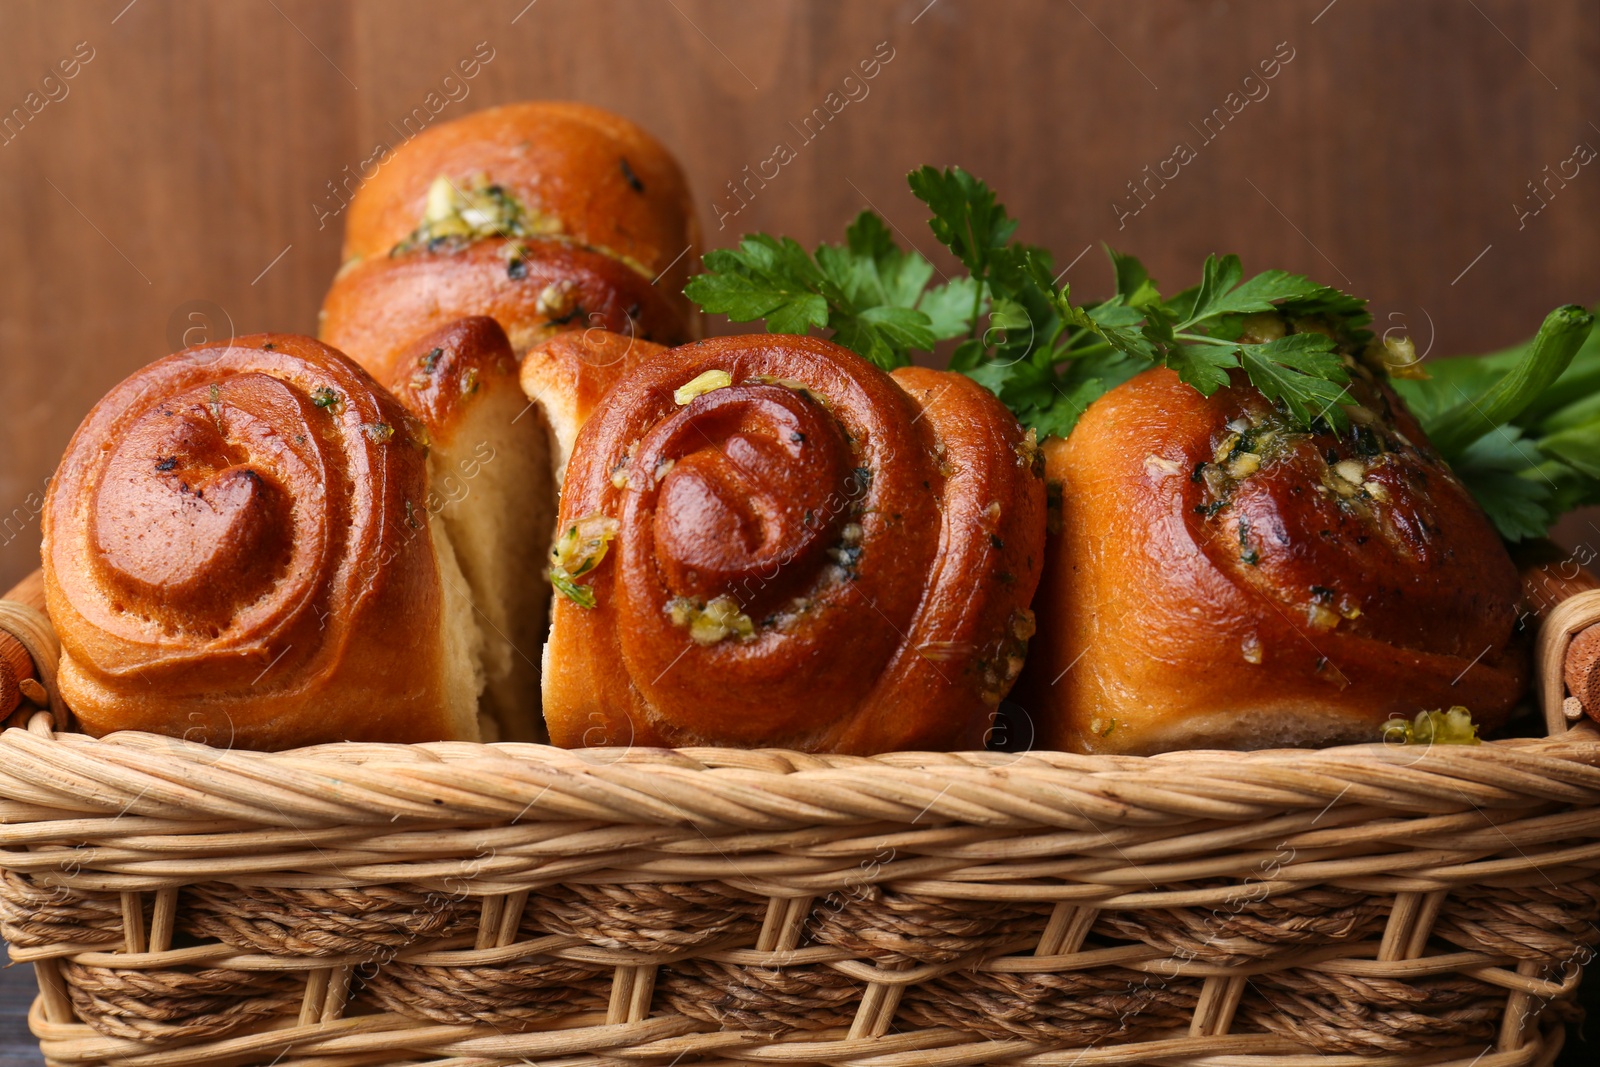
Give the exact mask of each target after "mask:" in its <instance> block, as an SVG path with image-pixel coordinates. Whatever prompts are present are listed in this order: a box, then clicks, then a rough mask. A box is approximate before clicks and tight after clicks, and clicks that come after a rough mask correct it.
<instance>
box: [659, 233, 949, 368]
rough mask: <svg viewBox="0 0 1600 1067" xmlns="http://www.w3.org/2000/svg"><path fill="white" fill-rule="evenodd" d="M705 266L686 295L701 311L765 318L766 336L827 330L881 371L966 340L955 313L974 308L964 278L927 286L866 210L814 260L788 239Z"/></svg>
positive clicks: (712, 257) (758, 238) (928, 272)
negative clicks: (942, 345)
mask: <svg viewBox="0 0 1600 1067" xmlns="http://www.w3.org/2000/svg"><path fill="white" fill-rule="evenodd" d="M704 262H705V266H706V270H705V272H704V273H701V274H697V275H695V276H694V277H693V278H691V279H690V281H689V285H688V287H687V288H686V289H685V290H684V292H685V293H687V294H688V296H689V298H690V299H692V300H694V301H695V302H696V303H698V304H699V305H700V306H701V307H702V308H704V309H705V310H706V311H709V312H712V313H714V314H721V315H727V316H728V317H729V318H730V319H733V320H734V321H735V322H749V321H752V320H756V319H765V320H766V325H767V329H768V330H769V331H770V332H772V333H797V334H804V333H809V332H810V331H811V330H812V329H813V328H815V329H819V330H823V329H825V330H831V331H832V338H833V340H834V341H836V342H838V343H839V344H842V345H844V346H845V347H846V348H849V349H851V350H852V351H854V352H856V353H857V354H859V355H861V356H864V357H865V358H867V359H869V360H871V361H872V362H873V363H875V364H877V365H878V366H880V367H882V368H884V369H885V370H890V369H893V368H895V367H903V366H906V365H907V364H909V363H910V362H911V355H910V353H911V352H912V351H925V350H928V349H931V348H933V346H934V345H935V344H937V343H938V342H939V341H941V340H944V339H945V338H949V337H955V336H958V335H959V334H961V333H963V332H965V331H966V330H967V318H966V315H967V314H968V313H969V312H968V311H965V310H962V311H958V310H957V305H958V304H960V303H962V302H965V304H966V306H967V307H968V308H970V306H971V304H972V303H973V302H974V301H975V300H976V299H977V297H976V296H975V294H976V293H977V292H978V286H977V284H976V283H975V282H973V281H972V279H970V278H963V279H957V280H956V281H953V282H948V283H946V284H944V285H940V286H936V287H934V288H931V289H930V288H928V283H929V281H930V280H931V279H932V277H933V273H934V268H933V264H932V263H930V262H928V260H927V259H925V258H923V257H922V256H921V255H920V254H918V253H916V252H907V251H904V250H902V249H901V248H900V247H899V246H898V245H897V244H895V241H894V238H893V237H892V236H891V235H890V232H889V228H888V227H887V226H886V225H884V222H883V220H882V219H881V218H879V217H878V216H877V215H875V214H874V213H872V212H870V211H863V212H862V213H861V214H860V215H858V216H857V217H856V220H855V221H854V222H853V223H851V224H850V227H849V229H848V230H846V232H845V242H844V244H841V245H830V244H824V245H822V246H820V247H819V248H818V249H817V250H816V253H815V254H814V255H813V254H811V253H808V252H806V250H805V249H804V248H802V247H800V245H799V244H798V243H796V242H795V241H794V240H792V239H790V238H782V239H779V238H775V237H770V236H768V235H766V234H750V235H747V236H746V237H745V238H744V239H743V240H742V241H740V243H739V247H738V248H736V249H718V250H716V251H713V252H708V253H706V255H705V259H704Z"/></svg>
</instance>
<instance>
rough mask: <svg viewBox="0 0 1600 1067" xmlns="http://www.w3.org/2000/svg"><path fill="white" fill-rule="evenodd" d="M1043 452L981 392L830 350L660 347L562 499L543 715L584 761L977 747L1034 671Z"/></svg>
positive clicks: (769, 339) (603, 416)
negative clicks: (1028, 661) (704, 749)
mask: <svg viewBox="0 0 1600 1067" xmlns="http://www.w3.org/2000/svg"><path fill="white" fill-rule="evenodd" d="M1043 540H1044V486H1043V482H1042V480H1041V477H1040V470H1039V466H1038V456H1037V450H1036V449H1034V448H1033V445H1032V440H1031V437H1027V436H1025V435H1024V433H1023V431H1022V429H1021V427H1019V426H1018V425H1017V423H1016V420H1015V419H1014V418H1012V416H1011V415H1010V413H1009V412H1008V411H1006V409H1005V408H1004V407H1003V406H1002V405H1001V404H1000V402H999V401H998V400H996V399H995V398H994V397H993V396H992V395H991V394H990V393H988V392H987V391H986V390H984V389H983V388H982V387H980V386H978V385H977V384H976V383H974V382H972V381H970V380H969V379H967V378H965V377H963V376H960V375H956V374H949V373H944V372H937V371H929V370H921V369H916V368H906V369H903V370H899V371H896V372H895V373H894V374H893V375H892V376H891V375H888V374H885V373H884V372H882V371H880V370H878V369H876V368H875V367H873V366H871V365H870V364H868V363H866V362H865V361H864V360H862V359H861V358H859V357H858V356H856V355H854V354H853V353H851V352H849V351H847V350H846V349H843V348H840V347H839V346H837V345H834V344H831V343H829V342H826V341H821V340H817V339H813V338H805V337H788V336H767V335H761V336H750V337H731V338H719V339H715V340H709V341H702V342H699V343H697V344H693V345H688V346H685V347H682V348H677V349H671V350H667V351H664V352H661V353H659V354H657V355H655V356H653V357H651V358H649V359H648V360H646V361H645V362H644V363H643V364H642V365H641V366H639V367H638V368H637V369H636V370H635V371H634V372H633V373H631V374H630V375H629V376H628V377H627V378H626V379H624V380H623V381H622V382H621V383H620V384H618V385H617V386H616V387H615V388H613V389H612V391H611V392H610V393H609V394H607V396H606V397H605V399H604V401H603V402H602V403H601V404H600V405H599V406H598V407H597V409H596V411H595V413H594V415H593V416H592V417H591V418H590V419H589V421H588V423H587V424H586V425H585V426H584V429H583V430H582V431H581V432H580V434H579V435H578V440H577V447H576V449H575V450H574V453H573V457H572V461H571V464H570V465H569V467H568V472H567V479H566V483H565V485H564V487H563V492H562V501H561V512H560V523H559V524H558V527H557V541H556V546H555V549H554V550H553V553H552V555H553V561H554V562H553V566H552V577H553V580H554V581H555V585H556V588H557V591H558V593H562V594H564V595H558V596H557V598H556V607H555V613H554V617H553V625H552V629H551V637H550V641H549V643H548V644H547V646H546V650H545V675H544V707H545V717H546V721H547V722H548V724H549V727H550V733H551V738H552V740H553V741H554V742H555V743H557V744H560V745H566V746H581V745H589V746H603V745H627V744H670V745H684V744H702V743H703V744H725V745H742V746H785V747H796V748H802V749H807V750H813V751H816V750H828V751H840V752H857V753H869V752H879V751H888V750H893V749H905V748H932V749H941V748H950V747H958V746H977V745H980V744H981V743H982V740H983V736H984V733H985V731H986V729H987V728H988V725H989V723H990V721H991V719H992V717H993V712H994V710H995V708H996V707H997V706H998V704H999V701H1000V699H1001V697H1002V696H1004V694H1005V692H1006V691H1007V690H1008V689H1009V687H1010V685H1011V683H1012V682H1013V681H1014V680H1015V678H1016V675H1017V672H1018V670H1019V669H1020V667H1021V664H1022V656H1023V654H1024V652H1025V649H1026V643H1027V638H1028V636H1029V635H1030V634H1031V633H1032V617H1031V615H1030V614H1029V613H1028V610H1027V605H1028V601H1029V599H1030V598H1031V596H1032V594H1033V590H1034V587H1035V585H1036V584H1037V582H1038V576H1039V568H1040V564H1041V562H1042V548H1043Z"/></svg>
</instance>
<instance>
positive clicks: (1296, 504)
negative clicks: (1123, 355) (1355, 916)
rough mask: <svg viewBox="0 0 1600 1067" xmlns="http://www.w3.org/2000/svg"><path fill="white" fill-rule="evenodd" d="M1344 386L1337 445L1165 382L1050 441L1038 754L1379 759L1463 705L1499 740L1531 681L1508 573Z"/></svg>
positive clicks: (1431, 475)
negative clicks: (1405, 732)
mask: <svg viewBox="0 0 1600 1067" xmlns="http://www.w3.org/2000/svg"><path fill="white" fill-rule="evenodd" d="M1351 373H1352V375H1353V381H1352V383H1351V385H1350V391H1351V394H1352V396H1353V398H1354V399H1355V400H1356V402H1357V403H1356V406H1354V407H1352V408H1350V409H1347V410H1350V412H1351V423H1350V428H1349V430H1347V431H1345V432H1342V433H1335V432H1332V431H1331V430H1326V431H1324V432H1316V433H1310V432H1302V431H1300V430H1299V429H1298V428H1296V427H1295V426H1293V425H1292V424H1290V423H1289V421H1288V419H1287V418H1286V417H1284V416H1283V415H1282V414H1280V413H1279V412H1278V411H1277V410H1275V409H1274V408H1273V406H1272V405H1271V404H1270V403H1269V402H1268V401H1267V400H1266V398H1265V397H1263V396H1262V395H1261V394H1260V393H1259V392H1258V391H1257V390H1255V389H1253V388H1251V387H1250V386H1249V385H1248V384H1247V383H1245V382H1244V381H1243V380H1242V378H1237V377H1236V379H1235V382H1234V384H1233V385H1232V386H1231V387H1228V388H1224V389H1220V390H1218V391H1217V392H1216V393H1215V394H1214V395H1212V396H1211V397H1209V398H1207V397H1203V396H1201V395H1200V394H1199V393H1198V392H1196V391H1195V390H1194V389H1192V388H1190V387H1189V386H1187V385H1184V384H1183V383H1182V382H1180V381H1179V380H1178V377H1177V375H1176V374H1174V373H1173V372H1172V371H1170V370H1165V369H1158V370H1151V371H1147V372H1145V373H1143V374H1141V375H1139V376H1137V377H1135V378H1133V379H1132V380H1130V381H1128V382H1126V383H1125V384H1123V385H1121V386H1119V387H1117V388H1116V389H1113V390H1111V391H1110V392H1108V393H1107V394H1105V395H1104V396H1102V397H1101V398H1100V399H1099V400H1096V401H1095V402H1094V403H1093V404H1092V405H1090V407H1089V409H1088V410H1087V411H1086V412H1085V413H1084V415H1083V418H1082V419H1081V420H1080V421H1079V422H1078V425H1077V428H1076V429H1075V430H1074V431H1073V432H1072V435H1071V437H1069V438H1068V439H1067V440H1065V441H1061V440H1059V439H1057V440H1052V441H1050V442H1049V443H1048V444H1047V446H1046V450H1045V454H1046V478H1047V480H1048V481H1049V482H1050V485H1051V489H1052V492H1054V490H1055V488H1056V487H1057V486H1059V487H1060V493H1061V498H1060V499H1061V513H1060V516H1059V519H1060V524H1059V532H1053V533H1052V536H1051V542H1050V545H1049V547H1048V549H1047V562H1046V568H1045V578H1044V582H1043V584H1042V585H1041V588H1040V595H1039V598H1038V601H1037V608H1038V611H1039V617H1040V623H1039V625H1040V634H1041V637H1040V641H1039V642H1038V647H1036V649H1035V655H1034V657H1033V658H1032V659H1031V660H1030V663H1029V669H1028V678H1027V681H1026V682H1025V684H1024V685H1023V686H1022V687H1021V688H1020V690H1019V692H1020V694H1021V696H1020V699H1021V701H1022V702H1023V704H1024V706H1025V707H1026V708H1027V709H1028V711H1029V712H1031V713H1032V714H1033V716H1034V718H1035V720H1036V721H1037V722H1038V724H1039V727H1040V731H1039V732H1040V735H1041V738H1042V740H1043V742H1044V743H1045V744H1046V745H1047V746H1049V747H1055V748H1065V749H1070V750H1075V751H1094V752H1127V753H1151V752H1158V751H1166V750H1170V749H1177V748H1239V749H1249V748H1270V747H1275V746H1298V745H1306V744H1329V743H1340V742H1361V741H1377V740H1379V739H1380V730H1381V725H1382V723H1383V722H1384V720H1385V719H1386V718H1388V717H1389V716H1391V715H1395V714H1398V715H1405V716H1407V717H1409V716H1411V715H1414V714H1415V713H1416V712H1417V711H1419V710H1423V709H1438V708H1448V707H1450V706H1452V705H1458V704H1460V705H1466V706H1468V707H1469V708H1470V710H1471V712H1472V714H1473V717H1474V719H1475V720H1476V721H1477V723H1478V724H1479V725H1480V726H1482V727H1484V728H1485V729H1486V730H1488V729H1493V728H1495V727H1496V726H1498V725H1499V724H1500V723H1502V722H1503V721H1504V719H1505V717H1506V714H1507V712H1508V711H1509V709H1510V708H1511V706H1512V705H1513V704H1514V703H1515V701H1516V700H1517V698H1518V696H1519V695H1520V694H1521V692H1522V689H1523V685H1524V682H1525V679H1526V675H1527V664H1526V663H1525V662H1524V661H1523V657H1524V656H1525V651H1524V650H1522V649H1520V648H1519V647H1517V646H1516V645H1514V644H1513V643H1512V634H1513V628H1514V625H1515V622H1516V613H1517V603H1518V598H1519V586H1518V577H1517V571H1516V568H1515V567H1514V566H1513V565H1512V562H1511V560H1510V557H1509V556H1508V555H1507V553H1506V550H1505V547H1504V545H1503V544H1502V543H1501V541H1500V538H1499V537H1498V536H1497V535H1496V533H1495V531H1494V528H1493V527H1492V526H1491V525H1490V523H1489V521H1488V519H1487V518H1485V516H1484V515H1483V513H1482V511H1480V510H1479V508H1478V506H1477V504H1476V503H1475V502H1474V501H1473V500H1472V498H1471V497H1470V495H1469V494H1468V493H1467V491H1466V489H1465V488H1463V486H1462V485H1461V483H1460V482H1459V481H1458V480H1457V479H1456V477H1455V476H1454V475H1453V474H1452V473H1451V472H1450V470H1449V469H1448V468H1447V467H1446V466H1445V465H1444V464H1443V463H1442V462H1441V461H1440V459H1439V457H1438V455H1437V454H1436V453H1435V452H1434V451H1433V449H1432V447H1431V446H1430V445H1429V443H1428V440H1427V438H1426V437H1425V436H1424V435H1423V433H1422V429H1421V428H1420V427H1419V426H1418V425H1417V423H1416V421H1415V419H1414V418H1412V416H1411V414H1410V413H1409V412H1408V411H1407V410H1406V409H1405V406H1404V405H1403V404H1402V403H1401V401H1400V400H1399V398H1398V397H1397V396H1396V395H1395V394H1394V392H1393V391H1392V390H1391V389H1390V388H1389V385H1388V383H1387V382H1386V381H1385V380H1384V379H1383V378H1382V376H1381V374H1379V373H1374V372H1373V371H1371V370H1369V369H1368V368H1367V367H1365V366H1363V365H1362V364H1360V363H1359V362H1355V361H1352V365H1351ZM1052 529H1053V530H1055V524H1054V522H1053V523H1052Z"/></svg>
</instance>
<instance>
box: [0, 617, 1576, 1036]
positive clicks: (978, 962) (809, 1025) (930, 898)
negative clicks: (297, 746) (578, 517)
mask: <svg viewBox="0 0 1600 1067" xmlns="http://www.w3.org/2000/svg"><path fill="white" fill-rule="evenodd" d="M1588 596H1589V599H1588V600H1587V602H1586V603H1585V604H1579V605H1578V606H1568V607H1567V608H1566V609H1565V611H1564V612H1563V613H1562V614H1561V615H1560V617H1559V618H1558V619H1553V620H1552V621H1551V624H1550V625H1547V626H1546V627H1545V630H1544V633H1543V636H1542V638H1541V641H1542V644H1541V649H1540V656H1541V660H1542V662H1543V663H1544V664H1545V666H1546V667H1548V664H1549V663H1550V662H1552V661H1553V662H1555V663H1556V664H1557V665H1558V667H1559V662H1560V658H1561V656H1562V655H1563V654H1564V651H1565V648H1566V644H1567V642H1568V641H1570V639H1571V635H1572V634H1573V633H1575V632H1577V630H1579V629H1581V628H1582V627H1583V625H1586V624H1587V623H1589V622H1593V621H1596V619H1600V598H1596V597H1595V595H1588ZM1576 603H1577V602H1569V605H1573V604H1576ZM0 626H4V627H5V628H7V629H10V630H13V631H14V632H17V633H18V634H19V636H24V637H25V640H26V641H27V642H31V643H30V644H29V645H28V647H29V648H30V649H32V650H34V652H35V655H36V656H37V657H39V658H40V659H41V662H39V663H38V664H37V666H38V667H39V670H40V675H41V680H42V681H43V682H44V683H45V687H46V689H47V690H48V691H50V692H51V693H52V694H53V663H52V662H49V660H50V657H51V655H52V654H53V652H54V646H53V644H52V642H51V641H50V639H49V636H48V632H47V629H46V628H45V627H44V626H43V623H42V619H41V618H40V617H38V616H37V613H32V614H30V613H29V612H28V609H24V608H20V607H17V606H15V605H0ZM24 631H26V633H25V634H24ZM1544 673H1545V674H1549V671H1548V670H1545V671H1544ZM1555 677H1556V678H1557V679H1559V669H1557V670H1556V674H1555ZM1563 695H1564V694H1563V693H1562V692H1561V691H1560V689H1559V681H1557V683H1556V688H1555V689H1554V690H1548V691H1547V692H1546V694H1545V700H1546V705H1547V712H1548V714H1549V716H1550V719H1551V723H1552V726H1553V727H1555V733H1556V736H1554V737H1552V738H1549V739H1520V740H1508V741H1500V742H1496V743H1493V744H1485V745H1480V746H1439V747H1435V748H1416V747H1392V746H1385V745H1367V746H1360V747H1353V748H1343V749H1332V750H1326V751H1276V752H1258V753H1251V754H1231V753H1207V752H1195V753H1176V754H1173V755H1169V756H1160V757H1153V758H1129V757H1084V756H1075V755H1069V754H1063V753H1051V752H1038V753H1028V754H1018V755H1007V754H1001V753H982V752H975V753H974V752H969V753H955V754H948V755H940V754H933V755H930V754H894V755H887V756H881V757H876V758H871V759H863V758H856V757H843V756H813V755H804V754H800V753H795V752H780V751H739V750H730V749H700V750H683V751H667V750H659V749H652V750H631V751H621V750H592V751H563V750H559V749H552V748H545V747H540V746H531V745H493V746H485V745H474V744H433V745H415V746H394V745H336V746H325V747H322V748H314V749H303V750H299V751H295V752H285V753H277V754H268V753H258V752H242V751H221V750H218V749H213V748H207V747H204V746H201V745H196V744H191V743H188V742H185V741H181V740H173V739H168V738H162V737H155V736H151V735H144V734H124V735H117V736H113V737H111V738H107V739H104V740H94V739H91V738H89V737H86V736H84V735H81V734H78V733H74V732H72V731H70V730H57V729H55V726H54V724H55V723H56V722H57V721H59V717H60V716H61V715H62V714H63V713H62V711H61V709H60V707H59V704H57V706H56V709H55V711H54V712H53V713H52V712H51V711H48V710H35V711H33V712H32V713H31V716H24V717H23V718H24V719H25V720H26V721H25V725H24V726H22V727H21V728H12V729H8V730H7V731H6V732H5V733H4V735H3V736H0V837H3V839H4V848H3V850H0V932H3V934H4V936H5V938H6V940H7V941H8V942H9V943H10V948H11V955H12V958H13V959H14V960H19V961H30V962H32V963H33V965H34V967H35V968H36V969H37V973H38V979H39V986H40V995H39V997H38V999H37V1001H36V1002H35V1004H34V1006H33V1009H32V1013H31V1016H30V1021H31V1025H32V1027H33V1030H34V1032H35V1034H37V1036H38V1037H39V1040H40V1043H41V1045H42V1047H43V1050H44V1054H45V1056H46V1058H47V1060H48V1061H49V1062H50V1063H52V1064H114V1065H119V1067H134V1065H139V1067H180V1065H201V1064H206V1065H216V1064H221V1065H229V1064H267V1063H272V1064H278V1065H280V1067H289V1065H305V1067H313V1065H314V1067H343V1065H361V1064H449V1065H452V1067H493V1065H500V1064H512V1063H523V1062H536V1063H543V1064H561V1065H568V1067H579V1065H587V1064H594V1065H599V1064H641V1065H651V1064H660V1065H668V1064H689V1063H695V1064H735V1063H738V1064H752V1063H773V1064H859V1065H871V1067H903V1065H904V1067H909V1065H913V1064H917V1065H921V1064H930V1065H939V1067H945V1065H948V1067H955V1065H961V1064H1033V1065H1068V1064H1077V1065H1082V1067H1091V1065H1108V1064H1146V1063H1161V1064H1164V1065H1200V1064H1205V1065H1207V1067H1268V1065H1270V1067H1311V1065H1316V1067H1328V1065H1341V1064H1357V1063H1359V1064H1387V1065H1394V1067H1399V1065H1402V1064H1413V1063H1440V1064H1455V1065H1459V1067H1467V1065H1468V1064H1475V1065H1477V1067H1538V1065H1545V1064H1549V1063H1550V1062H1551V1061H1552V1060H1553V1059H1554V1057H1555V1056H1556V1054H1557V1052H1558V1050H1559V1048H1560V1044H1561V1040H1562V1034H1563V1027H1562V1025H1561V1024H1562V1023H1563V1022H1564V1021H1565V1020H1566V1019H1567V1018H1569V1017H1570V1015H1571V1014H1572V1012H1573V1009H1572V1008H1571V1007H1570V1006H1569V1005H1570V995H1571V993H1572V992H1573V990H1574V989H1575V987H1576V984H1577V982H1578V977H1579V973H1580V970H1581V967H1582V965H1583V964H1584V963H1586V962H1587V961H1588V959H1589V957H1590V955H1591V954H1592V953H1591V948H1590V946H1591V945H1593V944H1594V943H1595V942H1596V941H1597V940H1600V928H1597V926H1596V922H1597V920H1600V733H1597V732H1596V730H1595V729H1594V727H1593V726H1592V725H1591V724H1588V723H1587V722H1585V723H1584V724H1583V725H1580V726H1577V727H1575V728H1573V729H1571V730H1570V731H1569V730H1568V729H1567V727H1568V723H1567V720H1566V718H1565V717H1564V716H1563V715H1562V697H1563Z"/></svg>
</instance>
